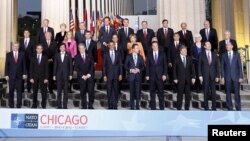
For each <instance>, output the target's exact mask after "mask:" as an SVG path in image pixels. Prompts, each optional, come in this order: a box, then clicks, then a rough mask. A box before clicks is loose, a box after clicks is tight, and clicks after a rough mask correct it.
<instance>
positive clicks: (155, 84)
mask: <svg viewBox="0 0 250 141" xmlns="http://www.w3.org/2000/svg"><path fill="white" fill-rule="evenodd" d="M149 87H150V88H149V89H150V107H151V110H156V101H155V95H156V90H158V99H159V107H160V110H164V107H165V106H164V95H163V94H164V91H163V81H162V80H158V79H153V80H152V79H150V80H149Z"/></svg>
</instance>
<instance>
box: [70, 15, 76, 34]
mask: <svg viewBox="0 0 250 141" xmlns="http://www.w3.org/2000/svg"><path fill="white" fill-rule="evenodd" d="M69 29H70V31H71V32H73V31H74V29H75V23H74V17H73V13H72V10H70V16H69Z"/></svg>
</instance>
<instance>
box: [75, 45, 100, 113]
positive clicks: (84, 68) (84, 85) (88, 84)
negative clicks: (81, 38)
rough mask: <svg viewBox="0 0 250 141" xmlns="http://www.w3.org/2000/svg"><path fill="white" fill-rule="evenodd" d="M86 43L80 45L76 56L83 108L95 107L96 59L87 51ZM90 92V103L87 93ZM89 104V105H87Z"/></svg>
mask: <svg viewBox="0 0 250 141" xmlns="http://www.w3.org/2000/svg"><path fill="white" fill-rule="evenodd" d="M85 49H86V47H85V45H84V44H83V43H80V44H79V45H78V50H79V52H80V53H79V54H78V55H77V56H76V57H75V69H76V71H77V79H78V83H79V85H80V96H81V106H82V109H87V108H88V109H94V107H93V104H94V98H95V95H94V87H93V85H94V59H93V58H92V56H89V55H87V54H86V52H85ZM86 93H88V98H89V100H88V103H87V100H86V99H87V95H86ZM87 106H88V107H87Z"/></svg>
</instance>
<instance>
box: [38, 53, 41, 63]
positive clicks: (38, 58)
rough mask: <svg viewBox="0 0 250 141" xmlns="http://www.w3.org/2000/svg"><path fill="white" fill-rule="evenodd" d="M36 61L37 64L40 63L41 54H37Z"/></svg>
mask: <svg viewBox="0 0 250 141" xmlns="http://www.w3.org/2000/svg"><path fill="white" fill-rule="evenodd" d="M37 61H38V64H40V63H41V56H40V54H38V55H37Z"/></svg>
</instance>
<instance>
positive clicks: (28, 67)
mask: <svg viewBox="0 0 250 141" xmlns="http://www.w3.org/2000/svg"><path fill="white" fill-rule="evenodd" d="M26 70H27V79H26V80H23V84H22V92H24V91H25V87H24V83H25V81H26V89H27V91H28V92H30V89H31V83H30V72H29V70H30V61H29V59H27V58H26Z"/></svg>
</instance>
